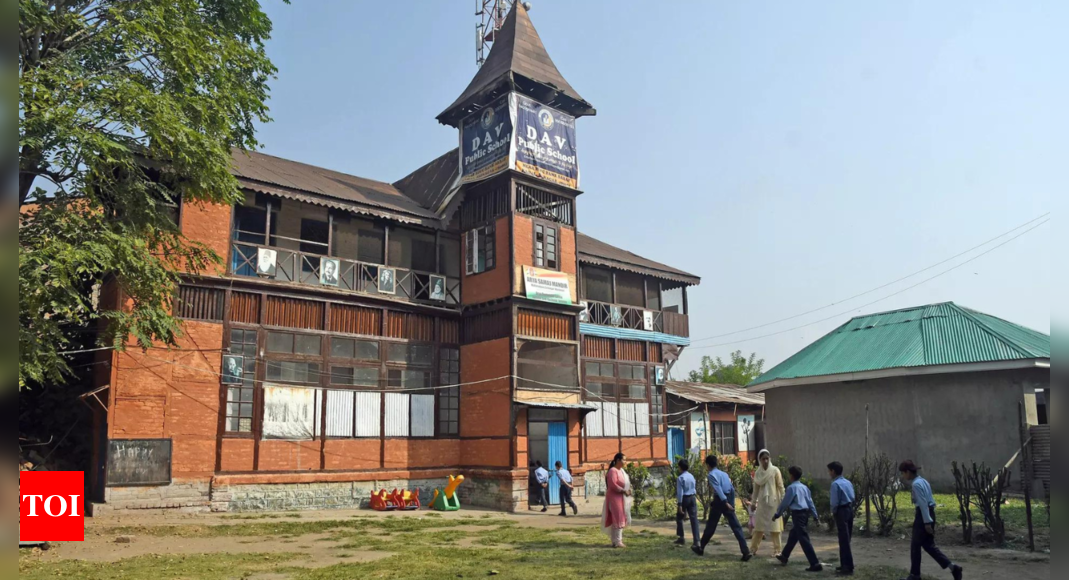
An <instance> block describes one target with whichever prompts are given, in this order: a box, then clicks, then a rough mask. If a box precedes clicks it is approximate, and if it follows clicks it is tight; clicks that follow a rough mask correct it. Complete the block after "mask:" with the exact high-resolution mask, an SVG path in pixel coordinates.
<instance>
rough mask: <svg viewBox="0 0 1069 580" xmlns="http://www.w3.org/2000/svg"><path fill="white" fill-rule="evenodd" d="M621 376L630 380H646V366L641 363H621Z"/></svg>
mask: <svg viewBox="0 0 1069 580" xmlns="http://www.w3.org/2000/svg"><path fill="white" fill-rule="evenodd" d="M620 378H621V379H626V380H629V381H645V380H646V367H644V366H640V365H620Z"/></svg>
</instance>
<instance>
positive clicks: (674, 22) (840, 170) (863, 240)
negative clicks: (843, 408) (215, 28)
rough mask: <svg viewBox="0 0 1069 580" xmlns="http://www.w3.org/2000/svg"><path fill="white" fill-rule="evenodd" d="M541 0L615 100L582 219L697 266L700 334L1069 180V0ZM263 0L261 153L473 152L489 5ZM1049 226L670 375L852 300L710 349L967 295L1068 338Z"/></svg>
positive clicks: (380, 160) (585, 148) (368, 159)
mask: <svg viewBox="0 0 1069 580" xmlns="http://www.w3.org/2000/svg"><path fill="white" fill-rule="evenodd" d="M533 4H534V6H533V9H532V11H531V19H532V21H533V22H534V24H535V26H536V27H537V29H538V31H539V33H540V35H541V37H542V40H543V42H544V43H545V44H546V47H547V49H548V51H549V53H550V55H551V56H552V57H553V59H554V61H555V62H556V64H557V66H558V68H559V69H560V70H561V72H562V73H563V74H564V76H565V78H567V79H568V80H569V82H570V83H571V84H572V85H573V86H574V87H575V88H576V90H577V91H578V92H579V93H580V94H581V95H582V96H583V97H584V98H586V99H587V100H588V101H590V102H591V103H593V104H594V105H595V107H597V109H598V115H597V116H596V117H588V118H584V119H581V120H580V121H579V123H578V128H577V141H578V151H579V159H580V164H581V167H582V189H583V190H584V191H585V192H586V193H585V194H584V195H583V196H582V197H581V198H580V208H579V219H580V223H579V227H580V229H581V230H582V231H584V232H586V233H588V234H590V235H593V236H595V237H598V238H600V239H602V240H604V241H606V242H609V243H612V244H615V245H619V246H622V247H625V248H627V249H630V250H632V251H635V252H636V253H639V254H641V255H643V256H646V257H649V258H651V259H655V260H659V261H663V262H666V263H668V264H671V265H673V266H676V267H679V268H682V269H684V270H687V271H689V272H693V273H695V274H698V275H699V276H701V278H702V284H701V286H699V287H697V288H694V289H692V293H691V299H690V304H691V310H692V315H691V332H692V336H693V337H694V338H701V337H707V336H712V335H720V334H724V333H728V332H731V331H734V330H739V329H743V328H747V327H750V326H754V325H757V324H762V323H765V322H769V321H773V320H777V319H780V318H783V317H787V316H792V315H794V314H798V313H800V312H805V311H808V310H810V309H813V308H818V307H821V306H825V305H828V304H830V303H832V302H835V301H837V300H839V299H841V298H845V297H849V296H852V295H854V294H857V293H859V292H863V291H865V290H868V289H870V288H873V287H875V286H879V285H881V284H884V283H886V282H889V281H891V280H894V279H896V278H899V277H900V276H904V275H906V274H909V273H911V272H914V271H916V270H919V269H921V268H923V267H925V266H928V265H930V264H933V263H935V262H938V261H940V260H943V259H945V258H948V257H950V256H952V255H954V254H957V253H958V252H960V251H963V250H965V249H967V248H969V247H971V246H974V245H976V244H979V243H981V242H983V241H984V240H987V239H989V238H992V237H994V236H996V235H998V234H1000V233H1002V232H1004V231H1006V230H1009V229H1011V228H1013V227H1015V226H1017V225H1019V224H1022V223H1024V222H1026V221H1028V220H1030V219H1032V218H1034V217H1037V216H1039V215H1040V214H1043V213H1045V212H1048V211H1051V210H1052V209H1053V208H1052V207H1051V205H1052V202H1053V201H1054V200H1055V196H1057V195H1062V196H1064V195H1066V190H1067V188H1066V160H1067V159H1069V150H1067V149H1069V148H1067V146H1066V135H1067V134H1069V116H1067V114H1066V112H1065V106H1066V103H1069V75H1067V74H1066V62H1065V57H1066V55H1067V54H1069V46H1067V41H1066V36H1065V30H1064V28H1062V27H1063V26H1064V23H1065V22H1067V21H1069V8H1067V5H1069V3H1065V2H1060V1H1058V0H1049V1H1046V2H1043V1H1033V2H993V1H982V0H955V1H940V2H931V1H920V0H918V1H909V2H907V1H896V2H883V3H876V2H855V1H849V0H841V1H819V2H816V1H814V2H797V1H793V0H789V1H776V2H772V1H763V2H673V3H668V2H656V3H652V2H637V1H635V2H629V1H621V0H615V1H608V0H604V1H602V0H597V1H589V0H584V1H583V2H574V1H571V0H535V1H534V2H533ZM265 5H266V7H267V9H268V11H269V14H270V15H271V16H272V18H273V20H274V23H275V32H274V38H273V40H272V41H271V43H270V44H269V47H268V51H269V54H270V56H271V58H272V59H273V60H274V62H275V64H276V65H277V66H278V68H279V75H278V80H277V81H275V82H274V83H273V85H272V99H271V103H270V105H271V111H272V116H273V117H274V122H273V123H271V124H268V125H265V126H263V127H262V128H261V132H260V139H261V141H262V142H263V144H264V146H265V147H264V150H265V151H266V152H268V153H271V154H274V155H279V156H282V157H287V158H291V159H296V160H299V161H304V162H308V163H312V164H315V165H321V166H324V167H328V168H331V169H337V170H341V171H345V172H348V173H352V174H356V175H360V176H364V177H369V178H375V179H380V180H383V181H393V180H396V179H399V178H400V177H402V176H404V175H405V174H407V173H408V172H410V171H411V170H413V169H415V168H416V167H418V166H420V165H422V164H423V163H425V162H427V161H429V160H431V159H433V158H434V157H436V156H438V155H440V154H441V153H443V152H445V151H447V150H449V149H450V148H452V147H455V146H456V142H457V135H456V132H455V130H453V129H450V128H448V127H444V126H441V125H438V123H437V122H436V121H435V120H434V117H435V115H437V114H438V113H439V112H441V110H442V109H444V108H445V107H446V106H447V105H449V104H450V103H451V102H452V101H453V99H455V98H456V97H457V95H459V94H460V92H461V91H462V90H463V88H464V87H465V86H466V85H467V83H468V81H469V80H470V79H471V77H472V76H473V75H474V74H475V71H476V69H475V64H474V27H475V17H474V14H473V13H474V2H473V1H472V0H450V1H444V0H422V1H406V2H384V1H382V0H379V1H376V2H370V1H359V2H358V1H341V0H336V1H311V0H298V1H296V2H294V3H293V4H292V5H289V6H286V5H283V4H282V3H280V2H276V1H274V0H265ZM654 6H663V8H661V9H658V10H654V9H653V7H654ZM1051 232H1052V224H1047V225H1045V226H1042V227H1040V228H1039V229H1036V230H1035V231H1033V232H1031V233H1029V234H1027V235H1025V236H1023V237H1021V238H1019V239H1018V240H1015V241H1013V242H1010V243H1009V244H1007V245H1005V246H1003V247H1002V248H1000V249H998V250H995V251H993V252H992V253H990V254H988V255H987V256H984V257H983V258H980V259H978V260H976V261H974V262H972V263H970V264H968V265H966V266H964V267H962V268H960V269H958V270H955V271H954V272H951V273H949V274H947V275H945V276H943V277H941V278H938V279H936V280H934V281H932V282H930V283H927V284H925V285H923V286H920V287H918V288H915V289H913V290H909V291H907V292H904V293H902V294H901V295H898V296H895V297H893V298H890V299H888V300H885V301H883V302H880V303H879V304H875V305H872V306H868V307H865V308H859V307H861V306H862V305H864V304H865V303H867V302H871V301H873V300H876V299H878V298H881V297H883V296H885V295H887V294H890V293H892V292H895V291H898V290H900V289H902V288H905V287H906V286H909V285H910V284H911V283H915V282H917V281H920V280H922V279H923V278H925V277H927V276H930V275H933V274H936V273H938V272H939V271H941V270H942V269H945V268H947V267H949V266H952V265H953V264H954V263H957V262H952V263H948V264H946V265H944V266H943V267H941V268H937V269H934V270H931V271H929V272H926V273H925V274H923V275H921V276H918V277H915V278H912V279H910V280H908V281H905V282H902V283H899V284H896V285H894V286H890V287H888V288H886V289H884V290H882V291H880V292H876V293H873V294H870V295H868V296H865V297H863V298H860V299H857V300H854V301H852V302H848V303H845V304H840V305H838V306H836V307H833V308H830V309H827V310H823V311H820V312H817V313H814V314H812V315H809V316H805V317H802V318H799V319H796V320H792V321H790V322H787V323H783V324H779V325H773V326H770V327H768V328H764V329H761V330H757V331H753V332H750V333H742V334H738V335H732V336H730V337H727V338H725V339H720V340H713V341H706V342H704V343H697V344H695V345H694V347H691V349H689V351H688V353H687V354H686V355H685V356H684V358H683V360H682V362H681V365H680V366H679V367H677V369H678V371H677V372H675V373H673V374H674V375H675V376H676V377H677V378H679V377H680V376H681V375H682V374H683V373H682V372H679V371H685V370H689V369H691V368H693V367H695V366H696V365H697V363H698V360H699V357H700V355H703V354H709V355H714V356H715V355H725V354H727V353H729V352H730V351H732V350H734V349H736V348H738V349H742V350H744V351H746V352H750V351H756V352H757V353H758V354H759V355H760V356H762V357H764V358H766V359H767V361H768V365H769V366H771V365H772V364H775V363H778V362H780V361H782V360H783V359H785V358H786V357H788V356H790V355H791V354H793V353H794V352H796V351H798V350H799V349H801V348H802V347H804V346H805V345H807V344H808V343H810V342H812V341H813V340H815V339H817V338H819V337H820V336H821V335H823V334H824V333H826V332H828V331H829V330H831V329H833V328H834V327H835V326H837V325H839V324H841V323H842V322H844V321H845V320H847V319H848V318H849V316H850V315H846V314H844V315H842V316H838V317H837V318H835V319H834V320H829V321H825V322H822V323H818V324H814V325H811V326H808V327H806V328H803V329H799V330H794V331H791V332H786V333H784V334H780V335H777V336H774V337H769V338H762V339H759V340H753V341H749V342H740V343H738V344H733V345H726V346H717V347H714V348H704V349H702V348H696V347H698V346H702V345H703V344H705V345H709V344H719V343H721V342H726V341H728V340H738V339H745V338H750V337H754V336H760V335H763V334H768V333H770V332H777V331H781V330H785V329H789V328H792V327H795V326H799V325H801V324H806V323H808V322H812V321H816V320H819V319H822V318H827V317H829V316H831V315H834V314H837V313H840V312H844V311H846V310H848V309H850V308H855V309H856V310H855V311H851V313H852V314H855V313H857V314H859V313H862V312H875V311H881V310H889V309H895V308H902V307H907V306H913V305H918V304H926V303H931V302H939V301H946V300H953V301H956V302H958V303H959V304H963V305H965V306H969V307H972V308H976V309H979V310H983V311H985V312H988V313H991V314H994V315H996V316H1001V317H1003V318H1007V319H1009V320H1012V321H1014V322H1018V323H1020V324H1024V325H1026V326H1030V327H1032V328H1035V329H1038V330H1042V331H1044V332H1050V307H1051V302H1052V297H1053V292H1052V290H1053V288H1054V284H1055V283H1056V282H1059V286H1060V287H1062V288H1064V287H1066V284H1065V282H1066V274H1064V273H1055V274H1054V275H1052V273H1051V269H1052V268H1051V258H1055V259H1060V258H1059V256H1061V253H1058V254H1057V255H1052V252H1051V251H1050V245H1051V242H1052V236H1051ZM971 255H975V253H974V254H971ZM971 255H970V256H971ZM968 257H969V256H965V257H963V258H962V260H963V259H966V258H968ZM959 261H960V260H959ZM1059 267H1060V266H1059ZM1055 278H1058V280H1055ZM766 368H767V367H766Z"/></svg>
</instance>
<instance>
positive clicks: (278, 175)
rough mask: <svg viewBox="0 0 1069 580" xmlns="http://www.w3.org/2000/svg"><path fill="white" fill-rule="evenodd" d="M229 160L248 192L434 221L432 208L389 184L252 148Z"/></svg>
mask: <svg viewBox="0 0 1069 580" xmlns="http://www.w3.org/2000/svg"><path fill="white" fill-rule="evenodd" d="M232 159H233V165H232V169H231V172H232V173H233V174H234V176H235V177H237V178H238V181H239V182H240V183H241V186H242V187H244V188H245V189H249V190H251V191H261V192H263V193H269V194H272V195H282V196H285V197H292V198H294V199H299V200H300V201H305V202H308V203H317V204H319V205H335V206H337V207H339V208H343V209H352V207H351V204H357V205H362V206H366V207H370V208H377V209H380V210H385V211H388V212H396V213H399V214H404V215H407V216H410V217H414V218H419V219H420V220H433V221H435V222H437V221H438V216H437V215H436V214H435V213H434V212H433V211H431V210H428V209H426V208H424V207H423V206H421V205H420V204H419V203H418V202H416V201H415V200H413V199H411V198H409V197H408V196H406V195H405V194H404V193H403V192H402V191H401V190H399V189H397V188H396V187H394V186H393V185H390V184H389V183H383V182H381V181H374V180H371V179H365V178H363V177H357V176H355V175H347V174H345V173H341V172H338V171H332V170H330V169H324V168H322V167H316V166H314V165H308V164H306V163H300V162H297V161H291V160H289V159H282V158H281V157H275V156H273V155H266V154H264V153H258V152H254V151H253V152H248V153H245V152H242V151H238V150H235V151H234V154H233V155H232ZM301 193H305V194H313V195H316V196H323V197H326V198H330V199H333V200H336V201H340V202H345V205H338V204H336V203H335V204H330V203H329V202H327V201H325V200H323V199H322V198H318V199H317V198H315V197H310V196H301V195H300V194H301Z"/></svg>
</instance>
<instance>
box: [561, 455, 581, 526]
mask: <svg viewBox="0 0 1069 580" xmlns="http://www.w3.org/2000/svg"><path fill="white" fill-rule="evenodd" d="M557 478H558V479H560V515H562V516H565V517H567V516H568V512H567V511H566V510H565V509H564V507H565V506H569V505H570V506H572V515H573V516H574V515H579V507H578V506H576V505H575V502H574V501H572V490H573V489H575V487H574V486H572V474H571V472H569V471H568V470H567V469H564V464H563V463H561V462H560V461H558V462H557Z"/></svg>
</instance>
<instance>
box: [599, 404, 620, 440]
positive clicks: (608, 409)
mask: <svg viewBox="0 0 1069 580" xmlns="http://www.w3.org/2000/svg"><path fill="white" fill-rule="evenodd" d="M601 424H602V426H603V430H602V432H603V434H604V436H605V437H619V436H620V405H618V404H616V403H609V402H603V403H601Z"/></svg>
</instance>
